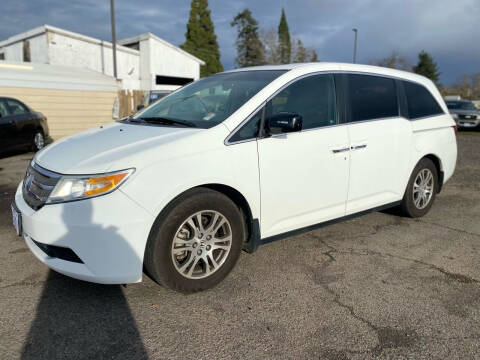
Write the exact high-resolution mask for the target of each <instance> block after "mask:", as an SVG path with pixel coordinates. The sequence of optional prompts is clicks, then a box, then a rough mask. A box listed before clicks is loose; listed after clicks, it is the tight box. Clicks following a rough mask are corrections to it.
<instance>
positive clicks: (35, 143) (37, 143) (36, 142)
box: [31, 130, 45, 152]
mask: <svg viewBox="0 0 480 360" xmlns="http://www.w3.org/2000/svg"><path fill="white" fill-rule="evenodd" d="M44 147H45V135H44V134H43V131H42V130H35V132H34V134H33V137H32V145H31V148H32V150H33V151H34V152H37V151H39V150H41V149H43V148H44Z"/></svg>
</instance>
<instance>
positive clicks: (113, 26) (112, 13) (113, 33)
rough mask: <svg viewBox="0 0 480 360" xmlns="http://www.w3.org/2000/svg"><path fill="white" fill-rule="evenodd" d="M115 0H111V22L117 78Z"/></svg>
mask: <svg viewBox="0 0 480 360" xmlns="http://www.w3.org/2000/svg"><path fill="white" fill-rule="evenodd" d="M113 2H114V0H110V23H111V24H112V53H113V77H114V78H115V79H116V78H117V35H116V34H115V7H114V4H113Z"/></svg>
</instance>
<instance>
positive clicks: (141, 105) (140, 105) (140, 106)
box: [137, 104, 145, 111]
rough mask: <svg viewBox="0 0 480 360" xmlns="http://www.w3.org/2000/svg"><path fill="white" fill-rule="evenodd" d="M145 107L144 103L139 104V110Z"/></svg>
mask: <svg viewBox="0 0 480 360" xmlns="http://www.w3.org/2000/svg"><path fill="white" fill-rule="evenodd" d="M144 107H145V105H143V104H139V105H137V111H140V110H142V109H143V108H144Z"/></svg>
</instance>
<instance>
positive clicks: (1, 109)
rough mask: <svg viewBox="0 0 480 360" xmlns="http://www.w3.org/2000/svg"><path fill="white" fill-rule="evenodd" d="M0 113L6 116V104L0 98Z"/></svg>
mask: <svg viewBox="0 0 480 360" xmlns="http://www.w3.org/2000/svg"><path fill="white" fill-rule="evenodd" d="M0 115H1V116H8V110H7V104H5V101H3V100H1V99H0Z"/></svg>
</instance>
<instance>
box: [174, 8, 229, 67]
mask: <svg viewBox="0 0 480 360" xmlns="http://www.w3.org/2000/svg"><path fill="white" fill-rule="evenodd" d="M180 47H181V48H182V49H183V50H185V51H187V52H189V53H190V54H192V55H194V56H196V57H198V58H199V59H202V60H203V61H205V63H206V64H205V65H204V66H202V67H201V68H200V76H202V77H203V76H207V75H211V74H215V73H217V72H220V71H223V66H222V64H221V62H220V50H219V48H218V42H217V37H216V36H215V29H214V26H213V22H212V19H211V18H210V10H209V9H208V0H192V7H191V9H190V18H189V19H188V24H187V32H186V33H185V42H184V43H183V44H182V45H180Z"/></svg>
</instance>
